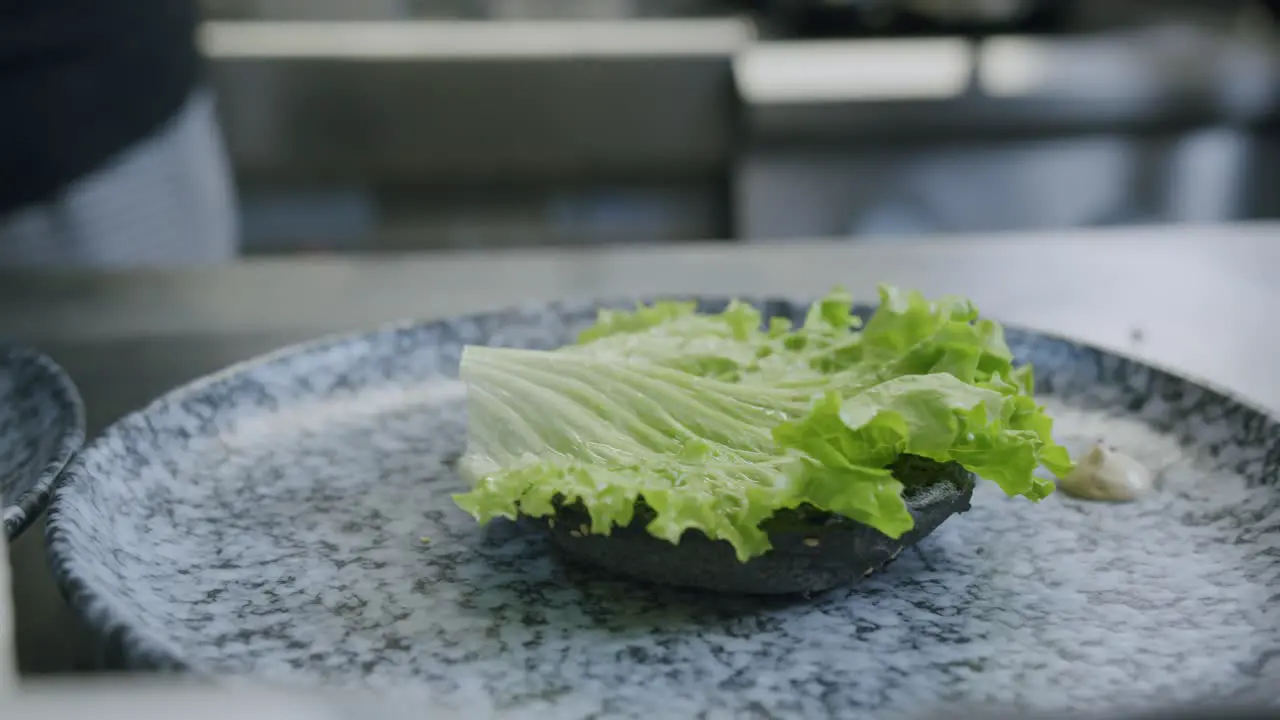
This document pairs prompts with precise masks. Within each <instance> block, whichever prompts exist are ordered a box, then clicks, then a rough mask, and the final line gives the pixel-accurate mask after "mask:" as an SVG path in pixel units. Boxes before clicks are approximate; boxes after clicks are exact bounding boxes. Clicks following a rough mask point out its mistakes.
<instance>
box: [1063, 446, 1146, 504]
mask: <svg viewBox="0 0 1280 720" xmlns="http://www.w3.org/2000/svg"><path fill="white" fill-rule="evenodd" d="M1153 487H1154V483H1153V481H1152V477H1151V471H1149V470H1147V468H1145V467H1143V465H1142V463H1139V462H1138V461H1137V460H1134V459H1133V458H1131V457H1129V456H1128V455H1125V454H1124V453H1122V452H1119V451H1118V450H1116V449H1115V448H1110V447H1107V446H1106V445H1103V444H1101V443H1099V444H1097V445H1094V446H1093V448H1092V449H1090V450H1089V452H1088V453H1086V454H1085V456H1084V457H1082V458H1080V461H1079V462H1077V463H1076V467H1075V469H1074V470H1072V471H1071V474H1069V475H1067V477H1065V478H1062V479H1061V480H1059V481H1058V488H1059V489H1060V490H1062V491H1063V492H1064V493H1066V494H1068V495H1070V496H1072V497H1076V498H1080V499H1082V500H1103V501H1108V502H1130V501H1133V500H1137V499H1138V498H1140V497H1142V496H1143V495H1146V494H1147V493H1149V492H1151V490H1152V488H1153Z"/></svg>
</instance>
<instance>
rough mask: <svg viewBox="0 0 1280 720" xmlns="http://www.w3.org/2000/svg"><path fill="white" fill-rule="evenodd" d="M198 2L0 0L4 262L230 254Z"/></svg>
mask: <svg viewBox="0 0 1280 720" xmlns="http://www.w3.org/2000/svg"><path fill="white" fill-rule="evenodd" d="M197 14H198V11H197V8H196V5H195V2H194V1H193V0H0V268H13V267H24V268H25V267H99V268H120V267H137V266H176V265H192V264H202V263H211V262H224V261H227V260H229V259H231V258H233V257H234V255H235V252H236V225H237V222H236V219H235V215H236V213H235V200H234V196H233V192H232V187H231V181H230V177H229V172H228V168H227V162H226V157H225V154H224V151H223V148H222V145H221V139H220V136H219V134H218V130H217V123H216V120H215V116H214V111H213V103H212V99H211V97H210V95H209V93H208V91H207V90H205V89H204V87H203V77H202V65H201V60H200V54H199V52H198V50H197V48H196V38H195V31H196V26H197Z"/></svg>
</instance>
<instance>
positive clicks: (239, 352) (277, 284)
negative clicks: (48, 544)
mask: <svg viewBox="0 0 1280 720" xmlns="http://www.w3.org/2000/svg"><path fill="white" fill-rule="evenodd" d="M1277 272H1280V224H1257V225H1240V226H1216V227H1199V226H1190V227H1153V228H1144V229H1131V230H1124V231H1119V230H1115V231H1105V232H1104V231H1094V232H1084V233H1080V232H1074V233H1068V232H1063V233H1047V234H1038V235H1025V236H1013V235H1009V236H974V237H956V238H933V239H919V238H916V239H912V240H904V241H903V242H901V243H897V244H892V245H857V244H849V243H842V242H838V241H822V240H816V241H805V242H798V243H794V244H767V245H747V246H743V245H725V244H720V245H710V244H698V245H689V246H681V247H671V248H665V249H655V248H617V249H596V250H580V251H567V250H566V251H542V252H529V251H524V252H510V253H501V254H493V255H480V254H475V253H472V254H438V255H407V256H403V257H387V258H382V259H371V258H364V259H349V260H337V259H329V260H307V261H287V260H264V261H258V262H251V263H244V264H241V265H237V266H233V267H227V268H224V269H219V270H207V271H188V272H174V273H134V274H125V275H111V276H85V275H73V276H60V277H52V276H46V277H22V276H3V275H0V335H10V336H16V337H17V338H20V339H23V340H26V341H28V342H30V343H33V344H35V345H37V346H39V347H41V348H43V349H45V350H46V351H48V352H49V353H50V354H51V355H52V356H53V357H54V358H56V359H57V360H58V361H59V362H61V363H63V364H64V366H65V367H67V369H68V370H69V371H70V373H71V374H72V376H73V377H74V378H75V379H76V381H77V382H78V383H79V385H80V388H81V390H82V393H83V394H84V397H85V400H86V403H87V405H88V409H89V422H90V426H91V428H90V430H91V433H92V432H97V431H98V430H100V429H101V428H102V427H103V426H105V425H106V424H107V423H108V422H110V421H111V420H114V419H115V418H117V417H119V416H120V415H122V414H124V413H126V412H128V411H130V410H132V409H135V408H137V407H139V406H141V405H142V404H144V403H145V402H147V401H148V400H149V399H150V398H152V397H154V396H155V395H156V394H158V393H160V392H162V391H164V390H166V389H168V388H170V387H173V386H174V385H177V384H179V383H182V382H184V381H186V380H189V379H192V378H194V377H196V376H198V375H201V374H205V373H208V372H212V371H214V370H216V369H218V368H220V367H222V366H224V365H226V364H228V363H232V362H236V361H240V360H243V359H246V358H248V357H251V356H253V355H256V354H259V353H262V352H264V351H267V350H269V349H271V348H273V347H276V346H279V345H283V344H286V343H291V342H295V341H300V340H304V339H307V338H310V337H314V336H317V335H320V334H324V333H331V332H339V331H347V330H354V329H358V328H365V327H370V326H373V325H376V324H378V323H381V322H385V321H390V320H394V319H398V318H401V317H414V316H416V317H424V318H430V317H439V316H442V315H448V314H453V313H462V312H472V311H478V310H482V309H486V308H494V307H499V306H504V305H510V304H514V303H524V302H538V301H547V300H554V299H563V298H575V297H576V298H590V297H600V296H619V295H632V294H641V293H648V294H652V293H659V294H661V293H677V292H704V293H730V294H732V293H744V294H745V293H750V294H768V293H779V294H787V295H805V296H812V295H816V294H818V293H821V292H823V291H825V290H826V289H827V288H829V287H830V286H832V285H834V284H837V283H839V284H844V285H846V286H848V287H849V288H850V289H851V290H852V291H853V292H854V294H855V295H856V296H858V297H860V298H868V299H869V298H872V297H873V295H874V289H875V285H876V284H877V283H879V282H892V283H897V284H900V285H903V286H910V287H919V288H921V289H923V290H925V291H927V292H929V293H946V292H956V293H963V294H967V295H969V296H970V297H972V298H973V299H974V300H975V301H976V302H977V303H978V304H979V305H980V307H982V309H983V310H984V311H985V312H987V313H988V314H990V315H992V316H995V317H999V318H1001V319H1003V320H1005V321H1006V322H1009V323H1015V324H1021V325H1027V326H1031V327H1035V328H1040V329H1044V330H1047V331H1051V332H1056V333H1063V334H1067V335H1071V336H1075V337H1079V338H1082V339H1085V340H1088V341H1090V342H1093V343H1096V344H1098V345H1101V346H1103V347H1107V348H1111V349H1114V350H1117V351H1120V352H1123V353H1127V354H1131V355H1134V356H1137V357H1140V358H1144V359H1148V360H1150V361H1154V362H1157V363H1159V364H1162V365H1167V366H1171V367H1173V368H1176V369H1178V370H1180V371H1182V372H1185V373H1188V374H1190V375H1193V376H1197V377H1201V378H1206V379H1207V380H1209V381H1211V382H1212V383H1214V384H1216V385H1219V386H1222V387H1224V388H1227V389H1229V390H1231V391H1234V392H1236V393H1239V394H1241V395H1244V396H1246V397H1247V398H1249V399H1250V400H1251V401H1253V402H1255V403H1258V404H1260V405H1264V406H1266V407H1268V408H1270V409H1272V410H1273V411H1280V381H1278V380H1277V376H1276V374H1275V370H1274V362H1273V361H1274V358H1276V357H1277V356H1280V325H1277V324H1276V323H1274V322H1273V317H1272V316H1273V314H1274V309H1275V308H1276V307H1280V286H1277V285H1276V284H1275V282H1274V280H1275V277H1276V274H1277ZM40 533H41V530H40V528H39V527H36V528H33V529H32V530H31V531H29V532H27V533H26V534H25V535H24V536H23V537H22V538H21V539H20V540H19V542H18V543H17V545H16V546H15V547H14V548H13V559H14V563H15V567H14V575H15V585H16V591H17V608H16V611H17V615H18V619H19V620H18V621H19V626H18V643H19V659H20V663H21V666H22V667H23V668H24V669H25V670H27V671H28V672H32V671H60V670H66V669H68V668H71V667H74V666H76V665H84V664H86V663H87V662H88V660H89V659H90V657H91V655H90V653H91V646H90V644H89V643H88V642H87V640H86V638H85V636H84V635H83V634H82V633H81V632H80V631H79V630H78V629H77V628H76V626H75V624H74V623H73V621H72V620H71V618H70V615H69V613H68V611H67V609H66V608H65V607H64V606H62V605H61V603H60V602H59V601H58V599H57V592H56V590H55V589H54V588H53V587H52V584H51V582H50V580H49V576H48V573H47V571H46V570H45V568H44V565H43V563H44V560H43V557H42V548H43V545H42V539H41V536H40Z"/></svg>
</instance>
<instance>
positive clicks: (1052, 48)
mask: <svg viewBox="0 0 1280 720" xmlns="http://www.w3.org/2000/svg"><path fill="white" fill-rule="evenodd" d="M1278 80H1280V52H1278V51H1277V47H1276V46H1275V44H1274V43H1273V42H1271V41H1270V40H1269V39H1258V38H1254V37H1247V36H1240V35H1239V34H1233V33H1225V32H1212V31H1207V30H1203V29H1199V28H1196V27H1192V26H1171V27H1163V28H1161V27H1157V28H1146V29H1140V30H1127V31H1118V32H1112V33H1097V34H1091V35H1087V36H1081V37H1061V38H1044V37H1016V36H1009V37H998V38H991V39H987V40H983V41H972V42H971V41H967V40H964V39H962V38H959V37H956V38H929V39H916V40H910V39H898V40H865V41H824V42H803V41H779V42H759V43H754V44H752V45H751V46H750V47H749V48H746V49H744V50H743V51H742V52H741V53H739V54H738V56H737V57H736V58H735V60H734V81H735V84H736V86H737V88H738V93H739V96H740V97H741V98H742V102H743V106H744V109H743V112H744V114H745V120H744V122H745V128H746V130H745V131H746V133H747V136H748V137H749V138H751V139H753V140H768V139H774V138H776V139H782V140H791V141H794V140H797V139H803V138H814V139H821V138H836V139H847V140H855V141H858V142H868V141H871V140H876V139H883V138H895V137H896V138H901V137H904V136H913V135H914V136H918V135H919V134H921V133H925V132H929V133H940V134H943V135H945V136H947V137H953V138H954V137H969V136H972V135H974V134H975V133H976V134H979V135H984V136H987V137H992V136H997V137H998V136H1001V135H1004V134H1006V133H1009V132H1011V131H1016V132H1020V133H1023V134H1028V133H1031V134H1043V133H1046V132H1054V133H1063V132H1084V131H1090V130H1093V131H1098V130H1103V131H1113V132H1114V131H1118V130H1126V129H1132V128H1141V127H1149V126H1157V127H1158V126H1164V127H1170V126H1174V127H1176V126H1179V125H1186V124H1188V123H1191V124H1195V123H1205V122H1221V121H1230V122H1232V123H1237V124H1248V123H1254V122H1261V121H1263V120H1266V119H1268V118H1272V117H1275V114H1276V111H1277V107H1278V104H1277V99H1278V98H1280V82H1277V81H1278Z"/></svg>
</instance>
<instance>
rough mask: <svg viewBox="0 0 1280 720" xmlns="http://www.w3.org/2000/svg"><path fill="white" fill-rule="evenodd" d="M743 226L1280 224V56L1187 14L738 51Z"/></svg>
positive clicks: (765, 230) (854, 229) (888, 232)
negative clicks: (1274, 177) (1070, 27)
mask: <svg viewBox="0 0 1280 720" xmlns="http://www.w3.org/2000/svg"><path fill="white" fill-rule="evenodd" d="M734 67H735V80H736V83H737V87H738V89H739V93H740V95H741V96H742V98H743V101H744V105H745V109H744V117H745V119H744V128H745V129H744V133H743V135H744V144H743V147H742V149H741V151H740V152H739V153H738V154H737V155H736V156H735V171H734V187H733V199H732V207H733V210H734V225H735V228H736V232H737V234H738V235H739V236H740V237H745V238H751V239H759V238H779V237H806V236H812V235H818V234H820V235H837V234H840V235H850V236H858V237H886V236H892V235H901V234H913V233H956V232H990V231H999V230H1010V229H1024V230H1025V229H1051V228H1067V227H1091V226H1106V225H1117V224H1133V223H1150V222H1199V223H1205V222H1228V221H1233V220H1239V219H1252V218H1262V217H1275V216H1276V215H1278V214H1280V194H1278V193H1277V192H1276V191H1275V190H1274V187H1275V186H1274V185H1272V184H1270V183H1268V182H1267V176H1268V174H1269V173H1270V172H1271V171H1270V170H1269V168H1270V167H1274V166H1275V165H1276V163H1277V162H1280V149H1278V148H1277V146H1276V144H1275V142H1274V140H1273V136H1274V132H1273V131H1270V130H1266V129H1264V128H1265V126H1266V123H1269V122H1272V121H1273V120H1274V119H1275V118H1276V116H1277V114H1276V113H1277V109H1278V108H1280V102H1278V100H1280V51H1278V49H1277V46H1276V45H1275V44H1274V42H1272V41H1271V40H1269V39H1258V38H1252V37H1243V36H1241V35H1240V34H1238V33H1229V32H1225V31H1207V30H1204V29H1197V28H1194V27H1190V26H1183V27H1165V28H1158V29H1150V28H1148V29H1144V30H1131V31H1124V32H1112V33H1101V34H1094V35H1089V36H1085V37H1072V38H1057V39H1047V38H1029V37H1001V38H993V39H989V40H985V41H982V42H980V43H969V42H967V41H964V40H961V39H959V38H937V39H928V40H893V41H868V42H862V43H850V42H835V43H797V42H785V43H760V44H756V45H753V46H752V47H751V48H750V49H748V50H746V51H744V52H743V53H741V54H740V55H739V56H738V58H737V59H736V60H735V64H734Z"/></svg>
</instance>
